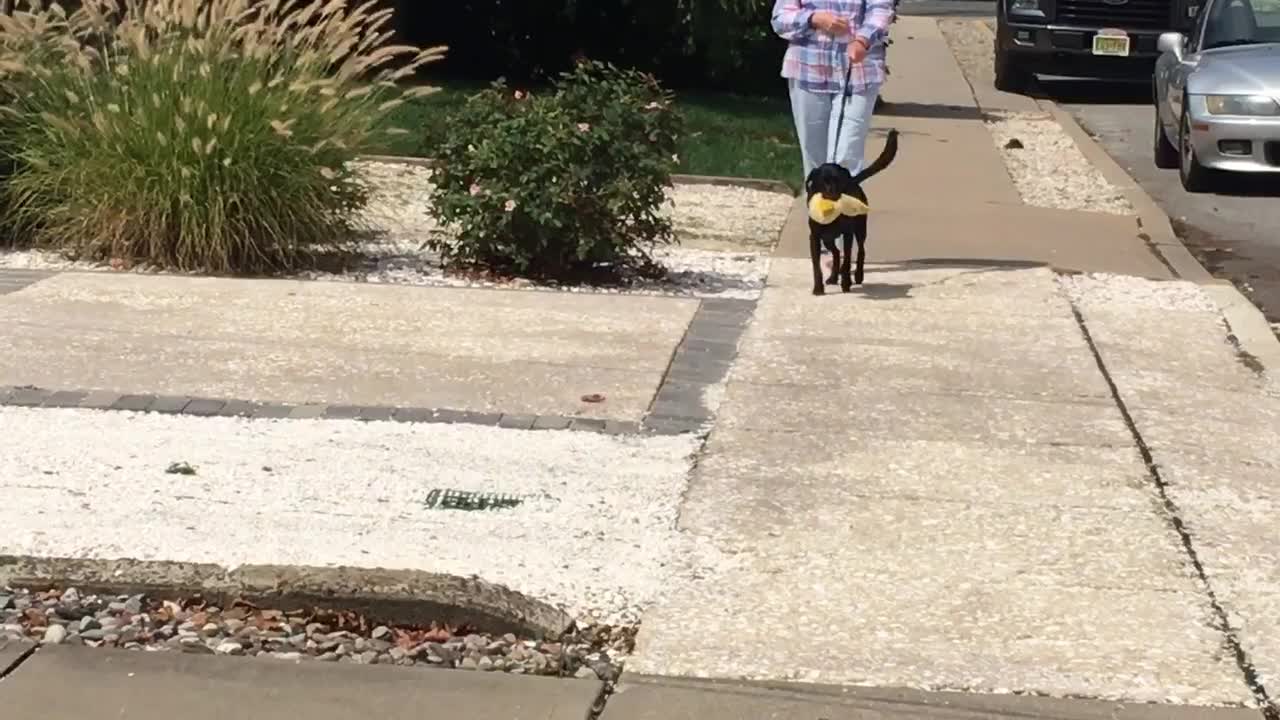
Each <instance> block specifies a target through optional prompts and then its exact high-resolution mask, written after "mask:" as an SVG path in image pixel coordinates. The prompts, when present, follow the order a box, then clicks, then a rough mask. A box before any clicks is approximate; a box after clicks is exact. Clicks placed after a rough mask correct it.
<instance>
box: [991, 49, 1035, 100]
mask: <svg viewBox="0 0 1280 720" xmlns="http://www.w3.org/2000/svg"><path fill="white" fill-rule="evenodd" d="M1030 81H1031V74H1030V73H1028V72H1027V71H1025V70H1023V69H1022V68H1020V67H1017V66H1016V65H1015V64H1014V59H1013V57H1012V56H1011V55H1010V54H1009V52H1008V51H1006V50H1002V49H1000V45H999V42H998V41H997V43H996V82H995V85H996V89H997V90H999V91H1001V92H1008V93H1021V92H1022V91H1024V90H1026V89H1027V85H1028V84H1030Z"/></svg>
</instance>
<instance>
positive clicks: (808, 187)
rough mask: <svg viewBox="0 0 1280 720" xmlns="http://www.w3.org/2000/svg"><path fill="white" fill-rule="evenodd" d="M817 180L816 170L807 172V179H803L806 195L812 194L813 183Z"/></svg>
mask: <svg viewBox="0 0 1280 720" xmlns="http://www.w3.org/2000/svg"><path fill="white" fill-rule="evenodd" d="M817 179H818V168H814V169H813V170H810V171H809V177H807V178H805V179H804V191H805V193H806V194H812V193H813V183H814V182H815V181H816V180H817Z"/></svg>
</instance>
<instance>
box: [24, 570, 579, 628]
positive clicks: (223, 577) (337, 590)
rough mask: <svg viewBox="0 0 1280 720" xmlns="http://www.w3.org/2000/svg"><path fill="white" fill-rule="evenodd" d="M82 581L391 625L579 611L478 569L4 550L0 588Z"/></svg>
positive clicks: (505, 624) (562, 623)
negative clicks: (460, 571)
mask: <svg viewBox="0 0 1280 720" xmlns="http://www.w3.org/2000/svg"><path fill="white" fill-rule="evenodd" d="M3 587H11V588H22V589H27V590H33V591H41V590H47V589H49V588H51V587H75V588H77V589H79V590H81V591H82V592H91V593H98V594H107V595H134V594H145V595H147V596H149V597H153V598H157V599H179V598H182V597H189V596H191V595H200V596H202V597H204V598H206V599H208V600H210V601H211V602H213V603H215V604H218V605H219V606H221V607H228V606H229V605H230V603H231V602H233V601H234V600H237V599H240V600H246V601H248V602H250V603H254V604H256V605H262V606H268V607H276V608H280V609H292V608H297V607H306V608H312V607H315V608H321V609H325V610H357V611H360V612H361V613H363V614H365V615H367V616H369V617H370V618H371V619H373V620H375V621H377V622H381V623H386V624H392V625H410V626H425V625H428V624H430V623H431V622H433V621H434V622H444V623H449V624H452V625H472V626H475V627H478V628H480V629H482V630H485V631H489V632H494V633H508V632H514V633H518V634H522V635H530V636H533V637H538V638H550V639H555V638H558V637H560V636H561V635H563V634H564V633H565V632H567V631H568V630H569V628H570V627H571V626H572V624H573V618H571V617H570V616H569V615H568V613H566V612H564V611H563V610H560V609H558V608H555V607H553V606H551V605H549V604H547V603H544V602H541V601H538V600H534V599H532V598H529V597H527V596H525V595H523V594H521V593H518V592H515V591H514V590H510V589H508V588H506V587H503V586H501V585H495V584H493V583H489V582H486V581H484V580H481V579H479V578H476V577H470V578H464V577H459V576H456V575H446V574H441V573H430V572H421V571H415V570H385V569H365V568H350V567H304V566H279V565H242V566H240V567H237V568H230V569H228V568H225V567H222V566H221V565H213V564H202V563H182V562H167V561H142V560H98V559H77V558H37V557H31V556H12V555H8V556H4V555H0V588H3Z"/></svg>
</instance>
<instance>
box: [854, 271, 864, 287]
mask: <svg viewBox="0 0 1280 720" xmlns="http://www.w3.org/2000/svg"><path fill="white" fill-rule="evenodd" d="M853 284H854V285H861V284H862V273H856V274H855V275H854V276H853Z"/></svg>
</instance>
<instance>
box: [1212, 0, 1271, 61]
mask: <svg viewBox="0 0 1280 720" xmlns="http://www.w3.org/2000/svg"><path fill="white" fill-rule="evenodd" d="M1277 42H1280V0H1222V1H1221V2H1217V3H1214V4H1213V6H1212V7H1211V9H1210V11H1209V17H1208V18H1206V19H1205V26H1204V47H1205V49H1206V50H1212V49H1214V48H1224V47H1233V46H1237V45H1260V44H1264V43H1277Z"/></svg>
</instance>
